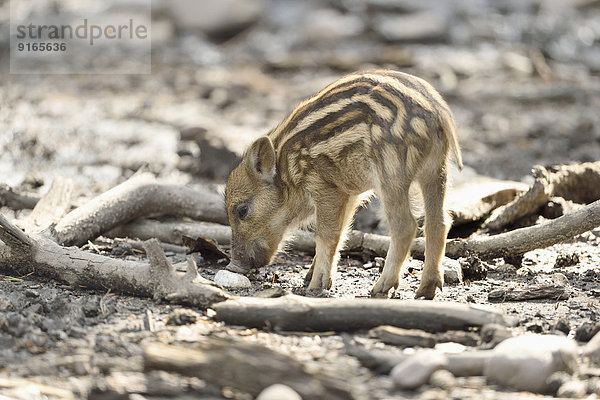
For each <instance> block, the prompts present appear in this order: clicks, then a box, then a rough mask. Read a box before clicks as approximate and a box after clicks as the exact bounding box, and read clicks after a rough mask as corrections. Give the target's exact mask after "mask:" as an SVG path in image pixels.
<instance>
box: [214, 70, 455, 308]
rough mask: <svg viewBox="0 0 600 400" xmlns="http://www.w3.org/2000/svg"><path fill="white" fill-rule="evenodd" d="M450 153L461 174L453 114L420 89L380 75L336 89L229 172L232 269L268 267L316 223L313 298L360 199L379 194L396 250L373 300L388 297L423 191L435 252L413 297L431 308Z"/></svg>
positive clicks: (297, 113) (302, 108)
mask: <svg viewBox="0 0 600 400" xmlns="http://www.w3.org/2000/svg"><path fill="white" fill-rule="evenodd" d="M450 151H451V152H452V154H453V156H454V159H455V162H456V164H457V166H458V168H459V169H460V168H462V159H461V153H460V148H459V145H458V140H457V137H456V128H455V123H454V119H453V117H452V113H451V111H450V109H449V107H448V105H447V104H446V102H445V101H444V100H443V99H442V97H441V96H440V95H439V93H438V92H437V91H436V90H435V89H434V88H433V87H432V86H431V85H430V84H428V83H427V82H425V81H424V80H422V79H419V78H417V77H414V76H411V75H408V74H405V73H401V72H396V71H389V70H376V71H365V72H357V73H354V74H350V75H347V76H345V77H343V78H341V79H339V80H338V81H336V82H333V83H332V84H330V85H329V86H327V87H326V88H324V89H323V90H321V91H320V92H318V93H317V94H315V95H314V96H312V97H310V98H308V99H306V100H304V101H303V102H301V103H300V104H299V105H298V106H297V107H296V108H295V109H294V110H293V111H292V112H291V113H290V115H289V116H288V117H287V118H286V119H285V120H284V121H283V122H282V123H281V124H280V125H279V126H277V127H276V128H275V129H274V130H273V131H271V132H270V133H269V134H268V135H267V136H266V137H262V138H260V139H258V140H257V141H256V142H255V143H254V144H253V145H252V147H251V148H250V149H249V151H248V153H247V154H246V155H245V157H244V161H243V162H242V165H240V166H239V167H238V168H236V169H235V170H234V171H233V172H232V174H231V176H230V178H229V180H228V183H227V188H226V192H225V202H226V206H227V210H228V213H229V217H230V223H231V226H232V230H233V240H232V264H231V265H230V267H231V269H234V270H245V269H247V268H251V267H260V266H263V265H265V264H267V263H268V262H269V261H270V259H271V258H272V257H273V255H274V253H275V251H276V249H277V244H278V243H279V242H280V241H281V239H282V237H283V235H284V233H285V232H286V231H287V230H289V229H290V228H293V227H294V226H297V225H298V224H299V223H301V222H302V221H303V220H305V219H306V218H308V217H310V216H311V215H316V235H317V255H316V256H315V259H314V261H313V268H311V272H310V273H309V274H308V276H307V279H308V280H309V281H310V284H309V289H324V288H328V287H330V286H331V279H332V278H331V277H332V274H333V270H334V269H335V264H336V261H337V257H338V253H339V247H340V243H342V242H343V232H344V231H345V229H346V228H347V227H348V225H349V223H350V221H351V220H352V216H353V214H354V211H355V209H356V207H357V206H358V204H359V203H360V198H361V197H360V196H361V194H363V193H364V192H366V191H368V190H371V189H376V191H377V192H378V193H379V195H380V197H381V198H382V201H383V203H384V208H385V210H386V216H387V218H388V221H389V225H390V228H391V231H392V232H391V236H392V243H391V247H390V251H389V253H388V260H387V262H386V268H385V269H384V272H383V274H382V277H381V278H380V279H379V281H378V282H377V283H376V285H375V287H374V288H373V294H375V295H381V294H384V293H387V291H388V290H389V289H390V288H392V287H397V286H398V275H399V270H400V266H401V265H402V263H403V262H404V259H405V257H406V254H407V251H408V247H409V245H410V241H411V240H412V237H413V236H414V231H415V229H416V223H415V222H414V217H413V216H412V214H411V212H410V206H409V201H410V200H409V196H408V190H409V187H410V185H411V184H412V182H418V183H419V185H420V186H421V191H422V193H423V197H424V200H425V211H426V229H425V230H426V237H427V243H428V245H429V246H430V248H428V250H427V254H428V256H427V259H426V263H425V268H424V274H423V279H422V283H421V286H420V288H419V291H418V292H417V295H421V296H423V297H425V298H432V297H433V295H434V294H435V290H436V288H437V287H440V288H441V286H442V282H441V275H440V274H441V272H440V271H441V270H440V261H441V256H442V254H443V251H444V246H445V238H446V234H447V230H448V228H449V221H448V219H447V217H446V216H445V213H444V211H443V202H444V197H445V190H446V164H447V160H448V154H449V152H450ZM241 206H247V208H248V210H249V211H248V215H247V216H243V217H242V218H240V216H239V215H237V214H239V212H237V211H236V210H238V209H239V208H240V207H241ZM236 213H237V214H236ZM249 254H251V255H252V256H249Z"/></svg>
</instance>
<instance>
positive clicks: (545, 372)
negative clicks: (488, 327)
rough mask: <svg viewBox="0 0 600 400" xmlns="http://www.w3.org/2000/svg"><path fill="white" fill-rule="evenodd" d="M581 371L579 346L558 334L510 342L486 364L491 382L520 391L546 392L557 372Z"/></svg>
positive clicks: (535, 336) (516, 339)
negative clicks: (549, 380)
mask: <svg viewBox="0 0 600 400" xmlns="http://www.w3.org/2000/svg"><path fill="white" fill-rule="evenodd" d="M576 370H577V344H576V343H575V341H574V340H572V339H568V338H566V337H564V336H555V335H533V334H532V335H523V336H517V337H513V338H510V339H506V340H504V341H503V342H501V343H500V344H498V346H496V348H495V349H494V354H493V355H492V356H491V357H490V358H489V359H488V360H487V361H486V364H485V366H484V375H485V376H486V377H487V378H488V380H489V381H491V382H495V383H498V384H501V385H504V386H508V387H511V388H513V389H516V390H527V391H530V392H546V391H547V390H548V383H547V380H548V378H549V377H550V375H552V374H553V373H554V372H557V371H565V372H568V373H573V372H575V371H576Z"/></svg>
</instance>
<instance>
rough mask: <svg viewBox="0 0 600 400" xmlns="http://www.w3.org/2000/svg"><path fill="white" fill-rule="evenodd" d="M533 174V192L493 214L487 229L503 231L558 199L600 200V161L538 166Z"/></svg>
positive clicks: (486, 224) (586, 202) (576, 200)
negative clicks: (554, 198)
mask: <svg viewBox="0 0 600 400" xmlns="http://www.w3.org/2000/svg"><path fill="white" fill-rule="evenodd" d="M532 174H533V177H534V178H535V182H534V184H533V185H532V186H531V188H530V189H529V190H528V191H527V192H526V193H525V194H524V195H522V196H520V197H518V198H517V199H515V200H514V201H512V202H511V203H509V204H507V205H506V206H504V207H500V208H498V209H497V210H496V211H495V212H494V213H492V216H491V217H490V218H489V219H488V220H487V221H486V223H485V225H484V226H485V227H486V228H487V229H489V230H490V231H499V230H501V229H503V228H504V227H506V226H509V225H511V224H512V223H514V222H515V221H517V220H518V219H519V218H523V217H525V216H527V215H531V214H534V213H536V212H537V211H538V210H539V208H540V207H542V206H543V205H544V204H546V203H547V202H548V200H550V198H551V197H554V196H557V197H562V198H564V199H565V200H571V201H573V202H575V203H581V204H588V203H591V202H593V201H596V200H598V199H600V161H597V162H590V163H582V164H572V165H557V166H554V167H550V168H545V167H542V166H539V165H538V166H535V167H534V168H533V171H532Z"/></svg>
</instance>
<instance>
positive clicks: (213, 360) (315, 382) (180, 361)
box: [144, 339, 365, 400]
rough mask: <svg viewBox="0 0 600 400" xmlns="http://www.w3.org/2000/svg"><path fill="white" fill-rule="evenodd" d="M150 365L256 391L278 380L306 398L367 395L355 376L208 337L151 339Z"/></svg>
mask: <svg viewBox="0 0 600 400" xmlns="http://www.w3.org/2000/svg"><path fill="white" fill-rule="evenodd" d="M144 364H145V369H146V370H156V369H160V370H166V371H169V372H176V373H179V374H183V375H186V376H194V377H198V378H200V379H202V380H204V381H206V382H209V383H213V384H217V385H219V386H229V387H233V388H236V389H239V390H241V391H243V392H247V393H250V394H251V395H252V396H257V395H258V394H259V393H260V392H261V391H262V390H263V389H265V388H266V387H268V386H271V385H273V384H276V383H280V384H284V385H287V386H289V387H291V388H292V389H294V390H295V391H296V392H298V394H300V396H302V398H303V399H315V400H320V399H322V400H338V399H339V400H346V399H357V400H358V399H363V398H365V397H364V396H362V395H360V394H358V391H357V390H356V389H355V388H354V385H353V384H352V383H351V382H348V381H346V380H344V379H343V378H342V377H339V376H335V377H334V376H332V375H330V374H326V373H324V372H319V371H311V370H309V369H308V368H307V367H306V366H304V365H303V364H302V363H300V362H299V361H297V360H296V359H294V358H292V357H290V356H287V355H284V354H281V353H279V352H276V351H273V350H271V349H268V348H266V347H264V346H259V345H255V344H248V343H235V342H232V341H226V340H217V339H207V340H206V341H202V342H198V343H197V346H196V347H195V348H194V349H189V348H184V347H177V346H171V345H166V344H160V343H153V344H150V345H148V346H146V347H145V348H144Z"/></svg>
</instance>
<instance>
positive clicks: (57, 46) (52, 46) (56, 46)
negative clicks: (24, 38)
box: [17, 42, 67, 52]
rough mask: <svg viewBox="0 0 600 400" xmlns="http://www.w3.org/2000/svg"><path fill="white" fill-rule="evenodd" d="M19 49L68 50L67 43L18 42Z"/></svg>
mask: <svg viewBox="0 0 600 400" xmlns="http://www.w3.org/2000/svg"><path fill="white" fill-rule="evenodd" d="M17 50H18V51H37V52H43V51H66V50H67V44H66V43H44V42H42V43H29V42H28V43H18V44H17Z"/></svg>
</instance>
